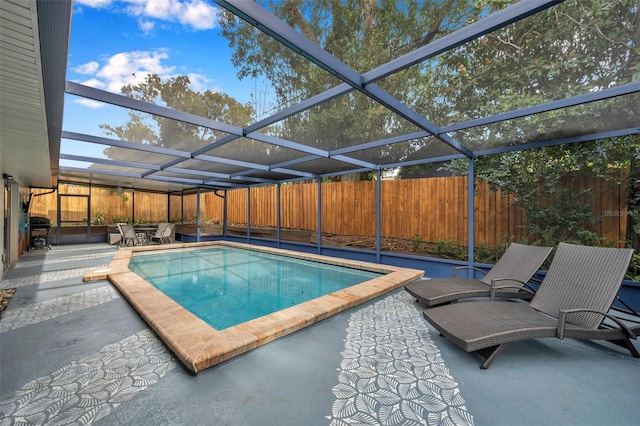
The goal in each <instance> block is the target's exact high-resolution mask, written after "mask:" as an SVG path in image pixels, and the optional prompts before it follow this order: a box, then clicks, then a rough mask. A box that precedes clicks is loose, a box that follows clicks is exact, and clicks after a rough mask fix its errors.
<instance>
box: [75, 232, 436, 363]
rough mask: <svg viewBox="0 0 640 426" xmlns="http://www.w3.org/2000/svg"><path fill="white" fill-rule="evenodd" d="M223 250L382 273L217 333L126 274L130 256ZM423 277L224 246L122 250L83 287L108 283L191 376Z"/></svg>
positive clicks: (336, 260) (265, 249)
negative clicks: (97, 283)
mask: <svg viewBox="0 0 640 426" xmlns="http://www.w3.org/2000/svg"><path fill="white" fill-rule="evenodd" d="M215 245H224V246H230V247H240V248H244V249H249V250H257V251H262V252H268V253H273V254H278V255H283V256H290V257H295V258H298V259H308V260H313V261H318V262H323V263H328V264H333V265H340V266H348V267H351V268H356V269H363V270H368V271H374V272H381V273H385V274H386V275H383V276H381V277H379V278H375V279H373V280H369V281H366V282H364V283H361V284H358V285H355V286H352V287H349V288H346V289H344V290H340V291H336V292H334V293H330V294H328V295H325V296H322V297H319V298H316V299H313V300H310V301H308V302H305V303H302V304H299V305H296V306H292V307H290V308H287V309H284V310H282V311H279V312H275V313H273V314H269V315H265V316H263V317H261V318H257V319H255V320H252V321H248V322H245V323H243V324H239V325H237V326H234V327H229V328H227V329H224V330H216V329H214V328H213V327H211V326H209V325H208V324H207V323H205V322H204V321H203V320H201V319H200V318H198V317H196V316H195V315H193V314H192V313H190V312H189V311H187V310H186V309H184V308H183V307H182V306H180V305H178V304H177V303H176V302H174V301H173V300H172V299H171V298H169V297H167V296H166V295H165V294H164V293H162V292H161V291H159V290H157V289H156V288H155V287H153V286H152V285H151V284H149V283H147V282H146V281H145V280H143V279H142V278H141V277H139V276H138V275H136V274H134V273H133V272H131V271H130V270H129V260H130V258H131V255H132V254H133V253H134V252H141V251H151V250H176V249H179V250H184V249H193V248H199V247H211V246H215ZM423 273H424V271H420V270H416V269H407V268H399V267H393V266H387V265H379V264H373V263H367V262H356V261H349V260H345V259H340V258H335V257H328V256H319V255H314V254H307V253H299V252H294V251H289V250H282V249H275V248H268V247H261V246H252V245H247V244H240V243H231V242H227V241H215V242H206V243H191V244H172V245H170V246H155V247H150V246H145V247H132V248H121V249H120V250H118V252H117V253H116V254H115V256H114V257H113V260H112V261H111V263H110V264H109V266H108V267H107V268H102V269H98V270H94V271H89V272H87V274H85V276H84V280H85V281H91V280H103V279H107V278H108V279H109V280H110V281H111V282H112V283H113V284H114V285H115V286H116V287H117V288H118V290H120V292H121V293H122V294H123V295H124V296H125V298H126V299H127V300H128V301H129V303H131V305H132V306H133V307H134V308H135V309H136V310H137V311H138V313H139V314H140V316H142V318H144V320H145V321H146V322H147V323H148V324H149V326H150V327H151V328H153V330H155V332H156V333H157V334H158V335H159V336H160V337H161V339H162V340H163V341H164V342H165V343H166V344H167V345H168V346H169V347H170V348H171V349H172V350H173V352H174V353H175V354H176V356H177V357H178V358H179V359H180V360H181V361H182V362H183V363H184V365H185V366H186V367H187V368H189V369H190V370H191V371H193V372H198V371H201V370H203V369H205V368H208V367H211V366H213V365H216V364H219V363H221V362H223V361H226V360H228V359H231V358H233V357H234V356H237V355H240V354H242V353H245V352H248V351H250V350H252V349H255V348H257V347H258V346H261V345H264V344H266V343H269V342H271V341H273V340H275V339H278V338H280V337H283V336H286V335H287V334H290V333H293V332H294V331H297V330H300V329H302V328H305V327H308V326H310V325H312V324H314V323H316V322H318V321H321V320H323V319H325V318H327V317H330V316H332V315H335V314H337V313H339V312H342V311H344V310H345V309H349V308H352V307H354V306H357V305H359V304H361V303H364V302H366V301H368V300H371V299H374V298H376V297H378V296H381V295H383V294H386V293H388V292H389V291H391V290H394V289H396V288H398V287H401V286H403V285H404V284H406V283H408V282H411V281H413V280H415V279H417V278H419V277H421V276H422V275H423Z"/></svg>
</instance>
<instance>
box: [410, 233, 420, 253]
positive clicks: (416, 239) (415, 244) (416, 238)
mask: <svg viewBox="0 0 640 426" xmlns="http://www.w3.org/2000/svg"><path fill="white" fill-rule="evenodd" d="M411 243H412V247H411V251H412V252H414V253H420V252H421V251H422V244H423V242H422V235H420V234H418V233H416V234H413V238H412V239H411Z"/></svg>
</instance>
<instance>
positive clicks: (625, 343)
mask: <svg viewBox="0 0 640 426" xmlns="http://www.w3.org/2000/svg"><path fill="white" fill-rule="evenodd" d="M609 341H610V342H611V343H613V344H614V345H618V346H622V347H623V348H626V349H628V350H629V352H631V355H632V356H633V357H634V358H640V353H638V350H637V349H636V347H635V346H633V343H631V340H629V339H620V340H609Z"/></svg>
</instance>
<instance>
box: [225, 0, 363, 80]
mask: <svg viewBox="0 0 640 426" xmlns="http://www.w3.org/2000/svg"><path fill="white" fill-rule="evenodd" d="M214 1H215V2H216V3H218V4H219V5H220V6H221V7H223V8H225V9H227V10H229V11H230V12H232V13H233V14H234V15H236V16H237V17H239V18H240V19H243V20H245V21H247V22H248V23H249V24H251V25H253V26H254V27H256V28H258V29H259V30H260V31H262V32H263V33H265V34H267V35H268V36H270V37H271V38H273V39H274V40H277V41H279V42H280V43H282V44H283V45H285V46H287V47H288V48H290V49H291V50H293V51H294V52H296V53H298V54H300V55H301V56H303V57H305V58H307V59H308V60H310V61H311V62H313V63H314V64H316V65H318V66H319V67H320V68H322V69H324V70H325V71H327V72H328V73H330V74H332V75H334V76H336V77H337V78H339V79H340V80H342V81H344V82H345V83H347V84H349V85H350V86H353V87H356V88H361V87H362V76H361V75H360V74H359V73H357V72H355V71H354V70H352V69H351V68H350V67H348V66H347V65H345V64H344V63H343V62H341V61H340V60H338V59H337V58H336V57H335V56H333V55H331V54H329V53H328V52H327V51H326V50H324V49H322V48H321V47H320V46H318V45H317V44H315V43H314V42H312V41H311V40H309V39H308V38H306V37H305V36H303V35H302V34H300V33H299V32H297V31H296V30H294V29H293V28H291V27H290V26H289V25H287V24H286V23H284V22H283V21H281V20H280V19H278V18H277V17H275V16H274V15H273V14H272V13H270V12H269V11H268V10H266V9H264V8H263V7H261V6H259V5H258V4H257V3H255V2H252V1H245V0H227V1H224V0H214Z"/></svg>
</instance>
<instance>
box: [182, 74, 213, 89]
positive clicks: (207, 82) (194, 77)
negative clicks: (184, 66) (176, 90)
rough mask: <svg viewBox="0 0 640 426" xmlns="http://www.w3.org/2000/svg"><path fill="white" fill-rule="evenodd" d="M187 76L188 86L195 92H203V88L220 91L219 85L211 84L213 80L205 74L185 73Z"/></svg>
mask: <svg viewBox="0 0 640 426" xmlns="http://www.w3.org/2000/svg"><path fill="white" fill-rule="evenodd" d="M187 77H189V82H190V84H189V88H190V89H191V90H193V91H195V92H204V91H205V90H211V91H212V92H220V91H221V90H220V88H219V87H215V86H213V85H212V83H213V80H211V79H210V78H207V76H205V75H202V74H196V73H189V74H187Z"/></svg>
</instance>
